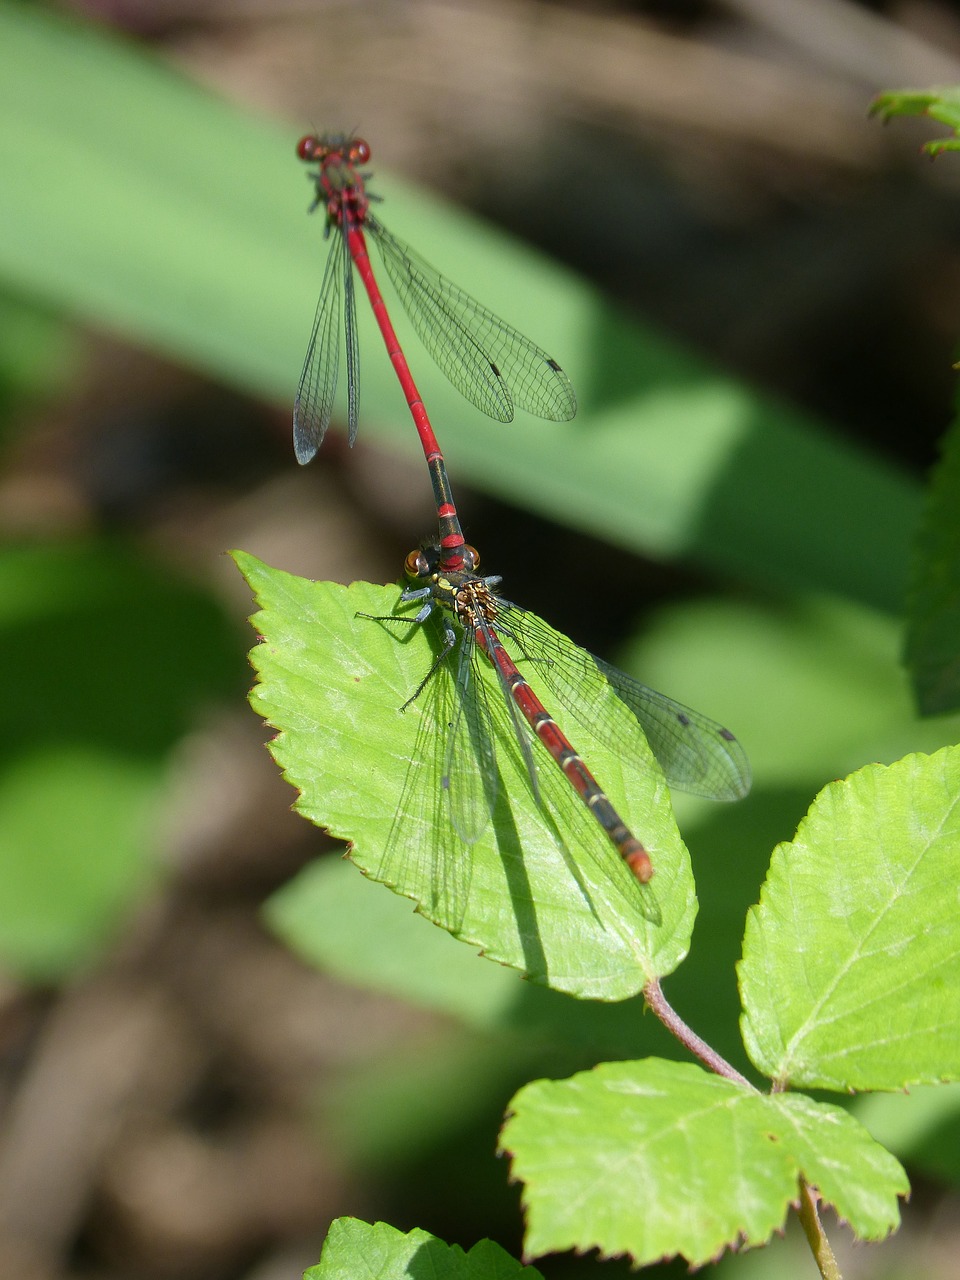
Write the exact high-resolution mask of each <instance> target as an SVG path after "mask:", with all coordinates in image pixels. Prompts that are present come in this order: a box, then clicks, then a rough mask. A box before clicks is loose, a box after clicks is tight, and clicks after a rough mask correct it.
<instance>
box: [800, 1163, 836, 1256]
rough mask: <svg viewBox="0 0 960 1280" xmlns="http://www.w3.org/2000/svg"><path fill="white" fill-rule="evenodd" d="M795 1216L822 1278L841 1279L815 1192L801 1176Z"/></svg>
mask: <svg viewBox="0 0 960 1280" xmlns="http://www.w3.org/2000/svg"><path fill="white" fill-rule="evenodd" d="M797 1216H798V1217H799V1219H800V1225H801V1226H802V1227H803V1231H804V1235H806V1237H807V1243H808V1244H809V1245H810V1251H811V1253H812V1254H813V1257H814V1260H815V1261H816V1264H817V1269H818V1270H819V1272H820V1274H821V1276H823V1280H843V1277H842V1276H841V1275H840V1268H839V1266H838V1265H837V1260H836V1258H835V1257H834V1254H833V1250H832V1249H831V1248H830V1241H829V1240H828V1239H827V1237H826V1234H825V1233H824V1230H823V1224H822V1223H821V1221H820V1215H819V1213H817V1197H816V1193H815V1192H814V1191H813V1188H812V1187H810V1185H809V1184H808V1183H807V1182H806V1181H805V1180H804V1179H803V1178H801V1179H800V1208H799V1210H798V1212H797Z"/></svg>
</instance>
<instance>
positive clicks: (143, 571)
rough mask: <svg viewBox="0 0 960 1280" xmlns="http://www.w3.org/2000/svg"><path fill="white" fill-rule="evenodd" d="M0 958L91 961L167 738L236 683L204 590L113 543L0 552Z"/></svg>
mask: <svg viewBox="0 0 960 1280" xmlns="http://www.w3.org/2000/svg"><path fill="white" fill-rule="evenodd" d="M0 645H2V649H3V654H4V659H5V662H6V664H7V671H8V679H7V681H6V684H5V687H4V697H3V700H2V703H0V956H2V959H3V962H4V964H6V965H7V966H8V967H10V968H11V969H13V970H14V971H15V972H17V973H18V974H21V975H23V976H25V977H28V978H30V979H34V980H37V979H39V980H47V981H50V980H54V979H56V978H57V977H60V976H62V975H63V974H64V973H65V972H67V971H68V970H70V969H72V968H73V967H75V966H76V965H78V964H81V963H82V962H84V961H89V960H90V959H91V958H92V956H93V955H95V954H96V951H97V949H98V948H99V947H101V946H102V945H104V943H105V942H106V941H107V940H108V939H109V937H110V935H111V931H112V929H113V927H115V924H116V921H117V920H118V919H119V918H121V917H122V915H123V913H124V912H125V911H127V910H129V907H130V903H131V902H132V901H135V900H136V898H137V897H138V896H139V895H140V894H141V893H142V892H143V891H144V889H145V887H146V886H147V884H148V882H149V880H150V879H151V878H152V876H153V874H154V871H153V870H152V869H151V867H150V855H151V853H152V851H153V847H154V843H155V841H154V838H153V836H152V835H151V828H152V827H153V826H154V825H155V806H156V805H157V804H158V802H159V797H160V791H161V788H162V787H163V786H164V784H165V783H166V781H167V776H168V759H169V752H170V749H171V747H172V746H173V745H174V744H175V743H176V742H177V741H179V739H180V738H181V737H182V736H183V734H184V732H185V731H186V730H187V729H188V728H189V727H191V726H192V725H193V724H195V723H196V717H197V715H198V713H199V711H200V709H201V708H202V707H204V706H206V705H208V704H209V703H210V702H211V701H212V700H213V699H217V698H221V697H226V696H235V695H236V694H237V693H239V692H240V690H241V689H242V684H241V679H242V673H243V660H242V654H241V650H240V647H239V644H238V643H237V637H236V635H235V634H234V632H233V631H232V630H231V628H230V627H229V626H228V625H227V623H226V621H225V619H224V617H223V615H222V614H221V612H220V610H219V609H218V607H217V606H216V605H215V604H214V602H213V601H212V599H211V598H210V597H209V596H207V595H206V594H205V593H204V592H202V591H199V590H197V588H196V587H194V586H193V585H188V584H185V583H181V582H179V581H178V580H177V579H176V577H175V576H174V575H173V574H171V573H170V572H169V570H168V569H166V568H165V567H162V566H159V565H157V564H154V563H152V562H151V561H150V560H149V559H147V558H145V557H143V556H140V555H138V554H136V553H134V552H132V551H129V550H125V549H124V548H123V547H122V546H120V545H117V544H115V543H106V542H97V541H94V540H91V541H89V542H84V541H82V540H79V539H78V540H75V541H73V542H71V543H69V544H64V545H44V544H36V545H22V546H11V547H6V548H4V549H3V550H2V551H0Z"/></svg>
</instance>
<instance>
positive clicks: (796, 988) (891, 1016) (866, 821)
mask: <svg viewBox="0 0 960 1280" xmlns="http://www.w3.org/2000/svg"><path fill="white" fill-rule="evenodd" d="M739 977H740V991H741V999H742V1002H743V1016H742V1018H741V1030H742V1034H743V1038H744V1043H745V1045H746V1047H747V1051H748V1053H749V1054H750V1057H751V1059H752V1061H753V1062H754V1064H755V1065H756V1066H757V1068H758V1069H759V1070H760V1071H762V1072H763V1073H764V1074H765V1075H768V1076H770V1077H771V1078H772V1079H775V1080H778V1081H780V1082H782V1083H785V1084H789V1085H806V1086H816V1087H820V1088H825V1089H839V1090H844V1091H847V1090H854V1089H858V1090H866V1089H903V1088H906V1086H907V1085H909V1084H921V1083H935V1082H937V1081H942V1080H957V1079H960V1024H958V1020H957V1011H958V1009H960V747H945V748H943V750H941V751H938V752H936V754H935V755H932V756H926V755H919V754H917V755H909V756H905V757H904V758H903V759H902V760H898V761H897V762H896V764H893V765H890V766H889V767H885V766H882V765H869V766H867V767H866V768H864V769H860V770H859V771H858V772H856V773H854V774H851V776H850V777H849V778H846V779H845V780H843V781H842V782H834V783H831V784H830V786H828V787H825V788H824V790H823V791H822V792H821V793H820V795H819V796H818V797H817V799H816V800H815V801H814V804H813V806H812V808H811V809H810V812H809V814H808V815H807V817H806V818H805V819H804V820H803V822H802V823H801V824H800V828H799V830H798V831H797V835H796V837H795V838H794V839H793V840H792V841H790V842H789V843H786V844H781V845H779V846H778V847H777V849H776V850H775V852H774V855H773V859H772V861H771V864H770V871H769V873H768V876H767V880H766V884H765V885H764V888H763V891H762V893H761V895H760V902H759V905H758V906H756V907H754V908H752V909H751V911H750V914H749V916H748V917H747V927H746V933H745V936H744V944H743V960H742V961H741V963H740V967H739Z"/></svg>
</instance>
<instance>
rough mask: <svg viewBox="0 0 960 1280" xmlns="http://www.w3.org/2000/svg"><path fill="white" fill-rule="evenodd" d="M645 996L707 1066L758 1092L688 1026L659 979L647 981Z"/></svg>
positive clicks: (670, 1028)
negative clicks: (670, 1000) (667, 996)
mask: <svg viewBox="0 0 960 1280" xmlns="http://www.w3.org/2000/svg"><path fill="white" fill-rule="evenodd" d="M643 998H644V999H645V1000H646V1002H647V1004H648V1006H649V1007H650V1009H651V1010H652V1011H653V1012H654V1013H655V1014H656V1015H657V1017H658V1018H659V1019H660V1021H661V1022H662V1023H663V1025H664V1026H665V1027H666V1028H667V1030H668V1031H670V1032H671V1033H672V1034H673V1035H675V1036H676V1037H677V1039H678V1040H679V1041H680V1043H681V1044H682V1045H684V1047H685V1048H687V1049H689V1050H690V1052H691V1053H692V1054H693V1056H694V1057H695V1058H699V1059H700V1061H701V1062H702V1063H703V1065H704V1066H705V1067H709V1069H710V1070H711V1071H714V1072H716V1074H717V1075H718V1076H725V1077H726V1079H727V1080H735V1081H736V1082H737V1084H745V1085H746V1086H747V1088H748V1089H752V1090H753V1092H754V1093H756V1092H758V1090H757V1089H755V1088H754V1086H753V1085H752V1084H751V1083H750V1081H749V1080H748V1079H747V1078H746V1076H742V1075H741V1074H740V1072H739V1071H738V1070H737V1069H736V1067H732V1066H731V1065H730V1063H729V1062H727V1060H726V1058H722V1057H721V1056H720V1054H719V1053H717V1051H716V1049H711V1048H710V1046H709V1045H708V1044H707V1042H706V1041H705V1040H701V1039H700V1037H699V1036H698V1035H697V1033H696V1032H695V1031H693V1030H692V1029H691V1028H690V1027H688V1026H687V1024H686V1023H685V1022H684V1020H683V1019H682V1018H681V1017H680V1015H679V1014H678V1013H677V1012H676V1010H675V1009H674V1008H673V1007H672V1006H671V1005H670V1004H669V1003H668V1001H667V998H666V996H665V995H664V994H663V989H662V988H661V986H660V981H659V979H657V978H654V979H653V980H652V981H651V982H648V983H647V985H646V986H645V987H644V988H643Z"/></svg>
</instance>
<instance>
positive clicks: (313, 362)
mask: <svg viewBox="0 0 960 1280" xmlns="http://www.w3.org/2000/svg"><path fill="white" fill-rule="evenodd" d="M344 253H345V247H344V243H343V237H342V236H341V235H339V234H336V235H334V238H333V243H332V244H331V246H330V252H329V253H328V254H327V265H326V267H325V268H324V272H323V283H322V284H321V286H320V298H319V301H318V302H317V314H316V316H315V318H314V321H313V330H312V331H311V334H310V343H309V346H308V347H307V355H306V359H305V360H304V362H303V372H302V373H301V374H300V385H299V386H298V388H297V398H296V401H295V403H294V406H293V448H294V452H295V454H296V456H297V461H298V462H300V463H306V462H309V461H310V459H311V458H312V457H313V456H314V454H315V453H316V452H317V450H318V449H319V448H320V445H321V443H322V442H323V437H324V436H325V435H326V434H327V428H328V427H329V426H330V418H331V415H332V413H333V399H334V396H335V395H336V391H337V375H338V373H339V368H340V310H341V296H340V295H341V289H342V286H343V276H344V261H343V259H344ZM346 265H347V267H348V268H349V266H350V259H349V257H348V258H347V261H346ZM355 330H356V326H355V325H354V331H355Z"/></svg>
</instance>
